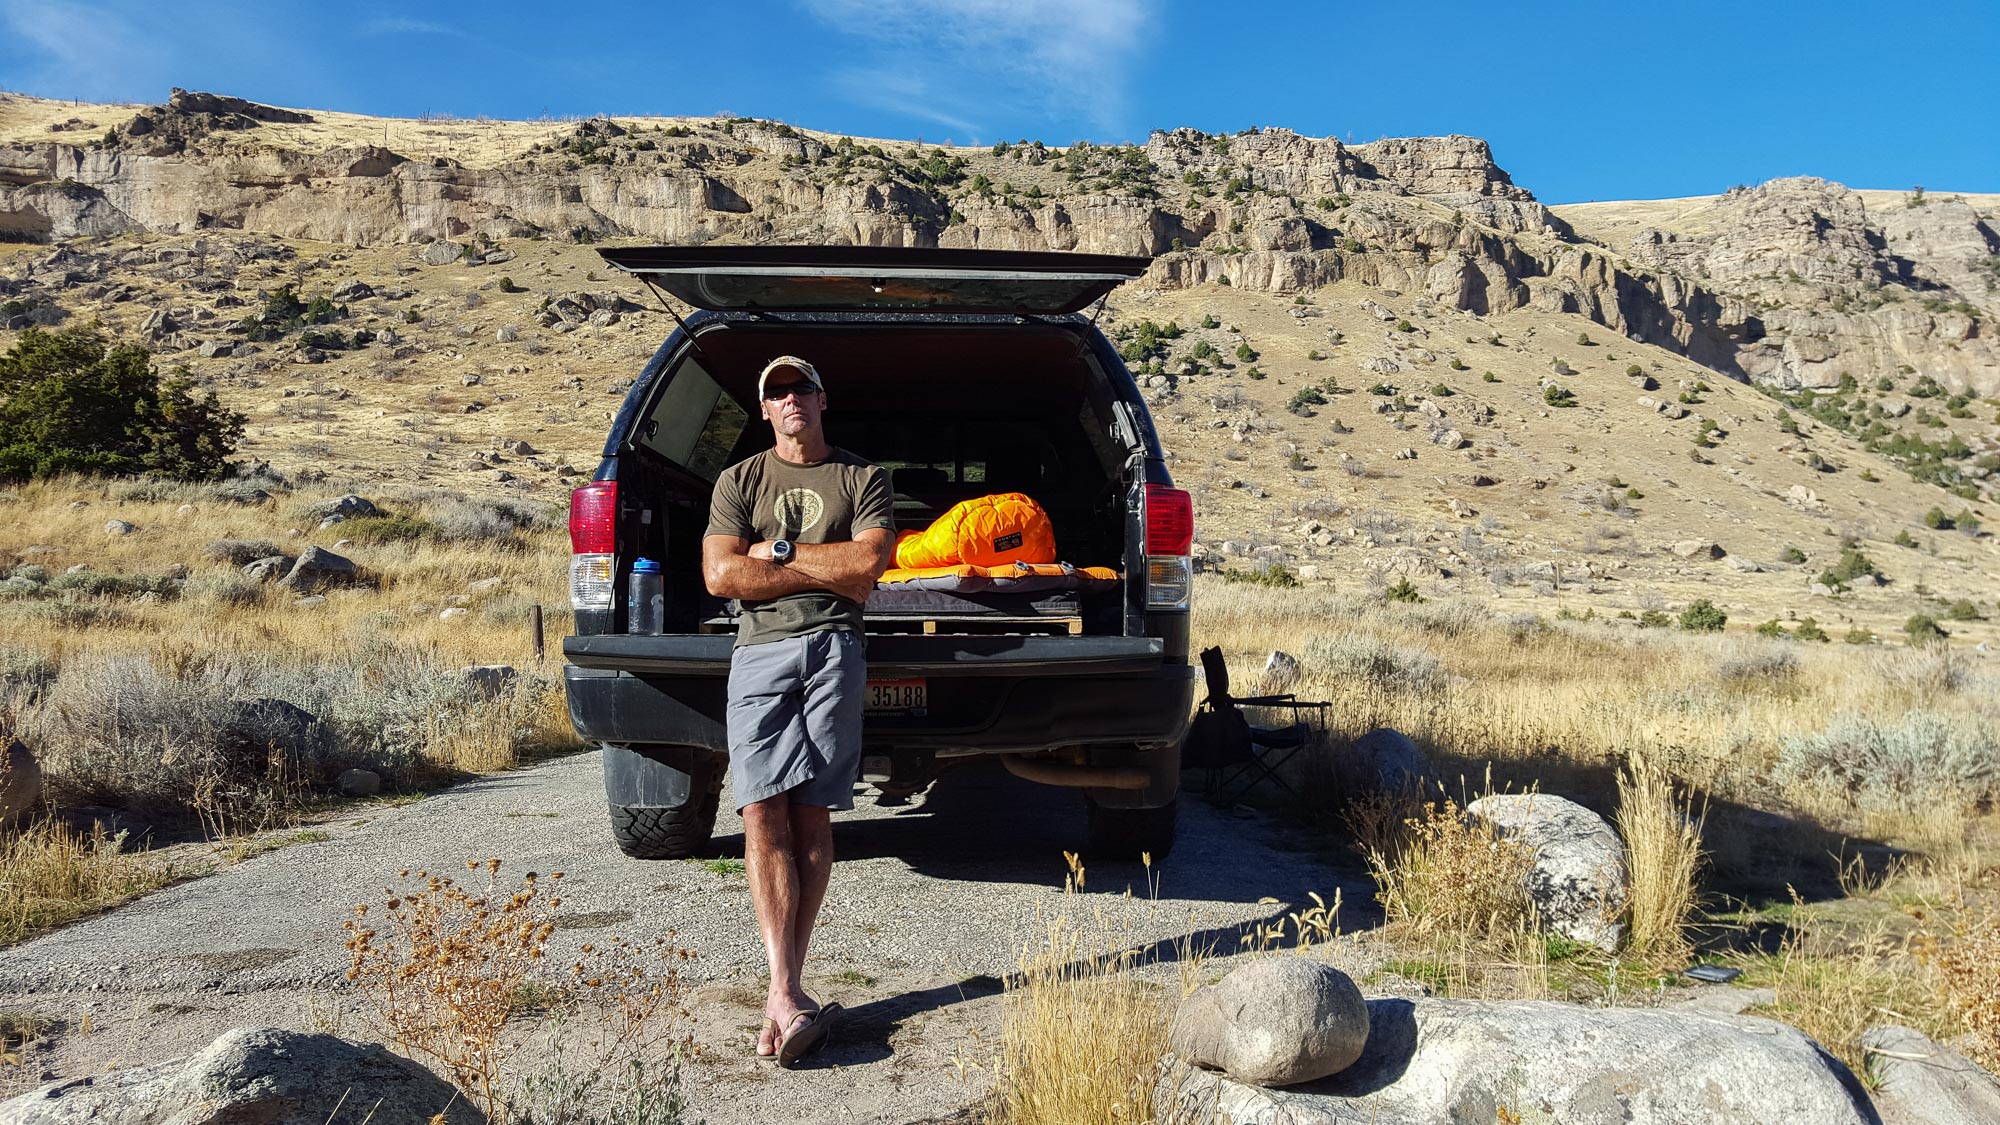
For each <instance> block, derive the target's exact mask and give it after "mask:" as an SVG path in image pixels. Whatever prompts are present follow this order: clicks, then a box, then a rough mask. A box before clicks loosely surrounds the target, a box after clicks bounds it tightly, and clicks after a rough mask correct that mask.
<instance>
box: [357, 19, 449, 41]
mask: <svg viewBox="0 0 2000 1125" xmlns="http://www.w3.org/2000/svg"><path fill="white" fill-rule="evenodd" d="M361 34H363V35H448V36H451V37H453V38H455V39H463V38H465V32H463V31H460V30H459V29H457V28H455V27H446V26H445V25H443V24H441V23H432V22H431V21H429V20H411V19H403V18H401V17H400V16H398V17H391V18H389V19H379V20H369V21H368V22H367V23H365V24H362V25H361Z"/></svg>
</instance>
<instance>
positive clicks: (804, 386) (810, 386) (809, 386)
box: [764, 381, 819, 402]
mask: <svg viewBox="0 0 2000 1125" xmlns="http://www.w3.org/2000/svg"><path fill="white" fill-rule="evenodd" d="M818 393H819V384H818V383H814V382H810V381H808V382H804V383H772V384H769V385H767V386H766V387H765V388H764V401H765V402H783V401H784V400H785V396H786V395H800V396H804V395H816V394H818Z"/></svg>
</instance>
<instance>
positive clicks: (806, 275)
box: [598, 246, 1152, 316]
mask: <svg viewBox="0 0 2000 1125" xmlns="http://www.w3.org/2000/svg"><path fill="white" fill-rule="evenodd" d="M598 253H599V254H601V255H603V256H604V260H605V261H606V262H609V263H610V264H611V265H613V266H615V267H617V268H618V269H621V270H624V271H625V272H627V273H630V274H635V275H637V276H638V277H639V278H641V279H642V280H644V281H645V282H647V283H648V284H650V285H654V286H657V287H658V288H659V289H662V290H664V291H666V292H667V293H670V294H672V295H673V296H675V297H677V298H679V299H680V300H682V301H685V302H686V303H688V304H690V305H693V306H695V307H696V308H702V309H712V310H719V311H767V312H776V311H787V310H788V311H794V312H807V311H810V312H937V313H1005V314H1012V315H1019V316H1033V315H1048V314H1055V313H1073V312H1079V311H1081V310H1083V309H1085V308H1087V307H1089V306H1090V305H1091V304H1092V303H1093V302H1095V301H1097V300H1099V299H1101V298H1102V297H1104V295H1105V294H1107V293H1109V292H1111V290H1112V289H1114V288H1115V287H1117V286H1118V285H1119V284H1121V283H1123V282H1126V281H1130V280H1132V279H1133V278H1135V277H1139V276H1140V275H1142V274H1144V273H1145V272H1146V267H1147V266H1149V265H1151V264H1152V259H1150V258H1138V257H1127V256H1123V255H1116V254H1068V253H1053V252H1048V251H1025V250H939V249H913V248H906V247H884V246H630V247H622V248H611V249H604V250H599V251H598Z"/></svg>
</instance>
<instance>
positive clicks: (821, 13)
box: [802, 0, 1155, 133]
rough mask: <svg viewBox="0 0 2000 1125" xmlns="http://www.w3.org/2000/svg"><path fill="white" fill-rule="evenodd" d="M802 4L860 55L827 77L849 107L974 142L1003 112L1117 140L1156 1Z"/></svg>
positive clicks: (811, 0)
mask: <svg viewBox="0 0 2000 1125" xmlns="http://www.w3.org/2000/svg"><path fill="white" fill-rule="evenodd" d="M802 2H803V3H804V5H805V7H806V10H807V11H809V12H811V13H812V14H813V16H814V17H816V18H817V19H819V20H820V21H822V22H824V23H826V24H828V25H830V26H832V27H834V28H836V29H838V30H840V31H842V32H845V33H846V34H848V35H851V36H853V37H855V38H856V39H859V40H861V41H862V42H863V43H864V44H865V46H864V48H863V50H862V52H861V55H862V57H861V58H859V59H856V60H854V61H855V64H856V65H850V66H848V67H847V68H845V69H843V70H841V71H840V72H839V73H837V74H836V75H835V76H834V82H835V84H836V86H837V87H838V88H839V89H841V90H842V91H843V92H845V93H847V94H848V96H850V97H853V98H856V100H860V101H864V102H867V103H868V104H872V105H875V106H877V107H879V108H884V109H891V110H899V111H901V112H906V113H908V114H909V115H910V116H912V117H916V118H918V119H920V120H929V121H936V122H938V123H940V124H945V125H947V126H949V127H952V128H962V129H964V130H965V131H967V132H972V133H977V132H980V131H981V130H979V129H978V128H977V127H976V126H975V125H974V124H973V123H974V122H976V121H979V120H980V119H981V118H988V119H990V117H991V115H993V113H994V110H995V108H996V105H1006V104H1010V103H1011V104H1012V105H1014V106H1017V107H1022V108H1029V107H1031V108H1032V110H1033V111H1034V112H1035V113H1036V114H1038V115H1044V116H1050V117H1056V118H1060V119H1067V120H1077V121H1086V122H1089V123H1090V124H1091V125H1093V126H1095V127H1097V128H1100V129H1105V130H1112V131H1116V130H1118V129H1119V128H1120V127H1121V126H1122V125H1123V124H1124V123H1125V115H1126V106H1127V89H1126V87H1127V83H1128V80H1129V72H1130V69H1131V63H1132V60H1133V58H1134V56H1135V55H1136V54H1137V53H1138V50H1139V48H1140V47H1141V46H1142V45H1143V44H1144V43H1145V42H1146V40H1147V38H1148V36H1149V34H1150V31H1151V27H1152V22H1153V5H1154V2H1155V0H802ZM892 77H893V78H894V79H896V80H894V81H892V80H891V78H892Z"/></svg>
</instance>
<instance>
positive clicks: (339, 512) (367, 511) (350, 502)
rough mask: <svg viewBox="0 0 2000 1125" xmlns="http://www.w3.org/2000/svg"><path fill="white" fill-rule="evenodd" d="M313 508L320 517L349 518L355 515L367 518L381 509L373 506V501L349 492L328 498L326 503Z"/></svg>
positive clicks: (375, 514)
mask: <svg viewBox="0 0 2000 1125" xmlns="http://www.w3.org/2000/svg"><path fill="white" fill-rule="evenodd" d="M314 510H315V511H317V512H318V513H319V514H320V516H321V517H326V516H346V517H347V518H349V519H354V518H356V517H359V518H361V519H367V518H369V517H371V516H379V515H381V514H382V511H381V509H379V508H377V507H376V506H375V502H374V501H373V500H369V499H367V498H365V497H361V496H356V495H354V494H353V493H349V494H347V495H346V496H342V497H341V498H340V499H338V500H328V501H327V502H326V503H324V504H321V505H320V506H319V507H318V508H316V509H314Z"/></svg>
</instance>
